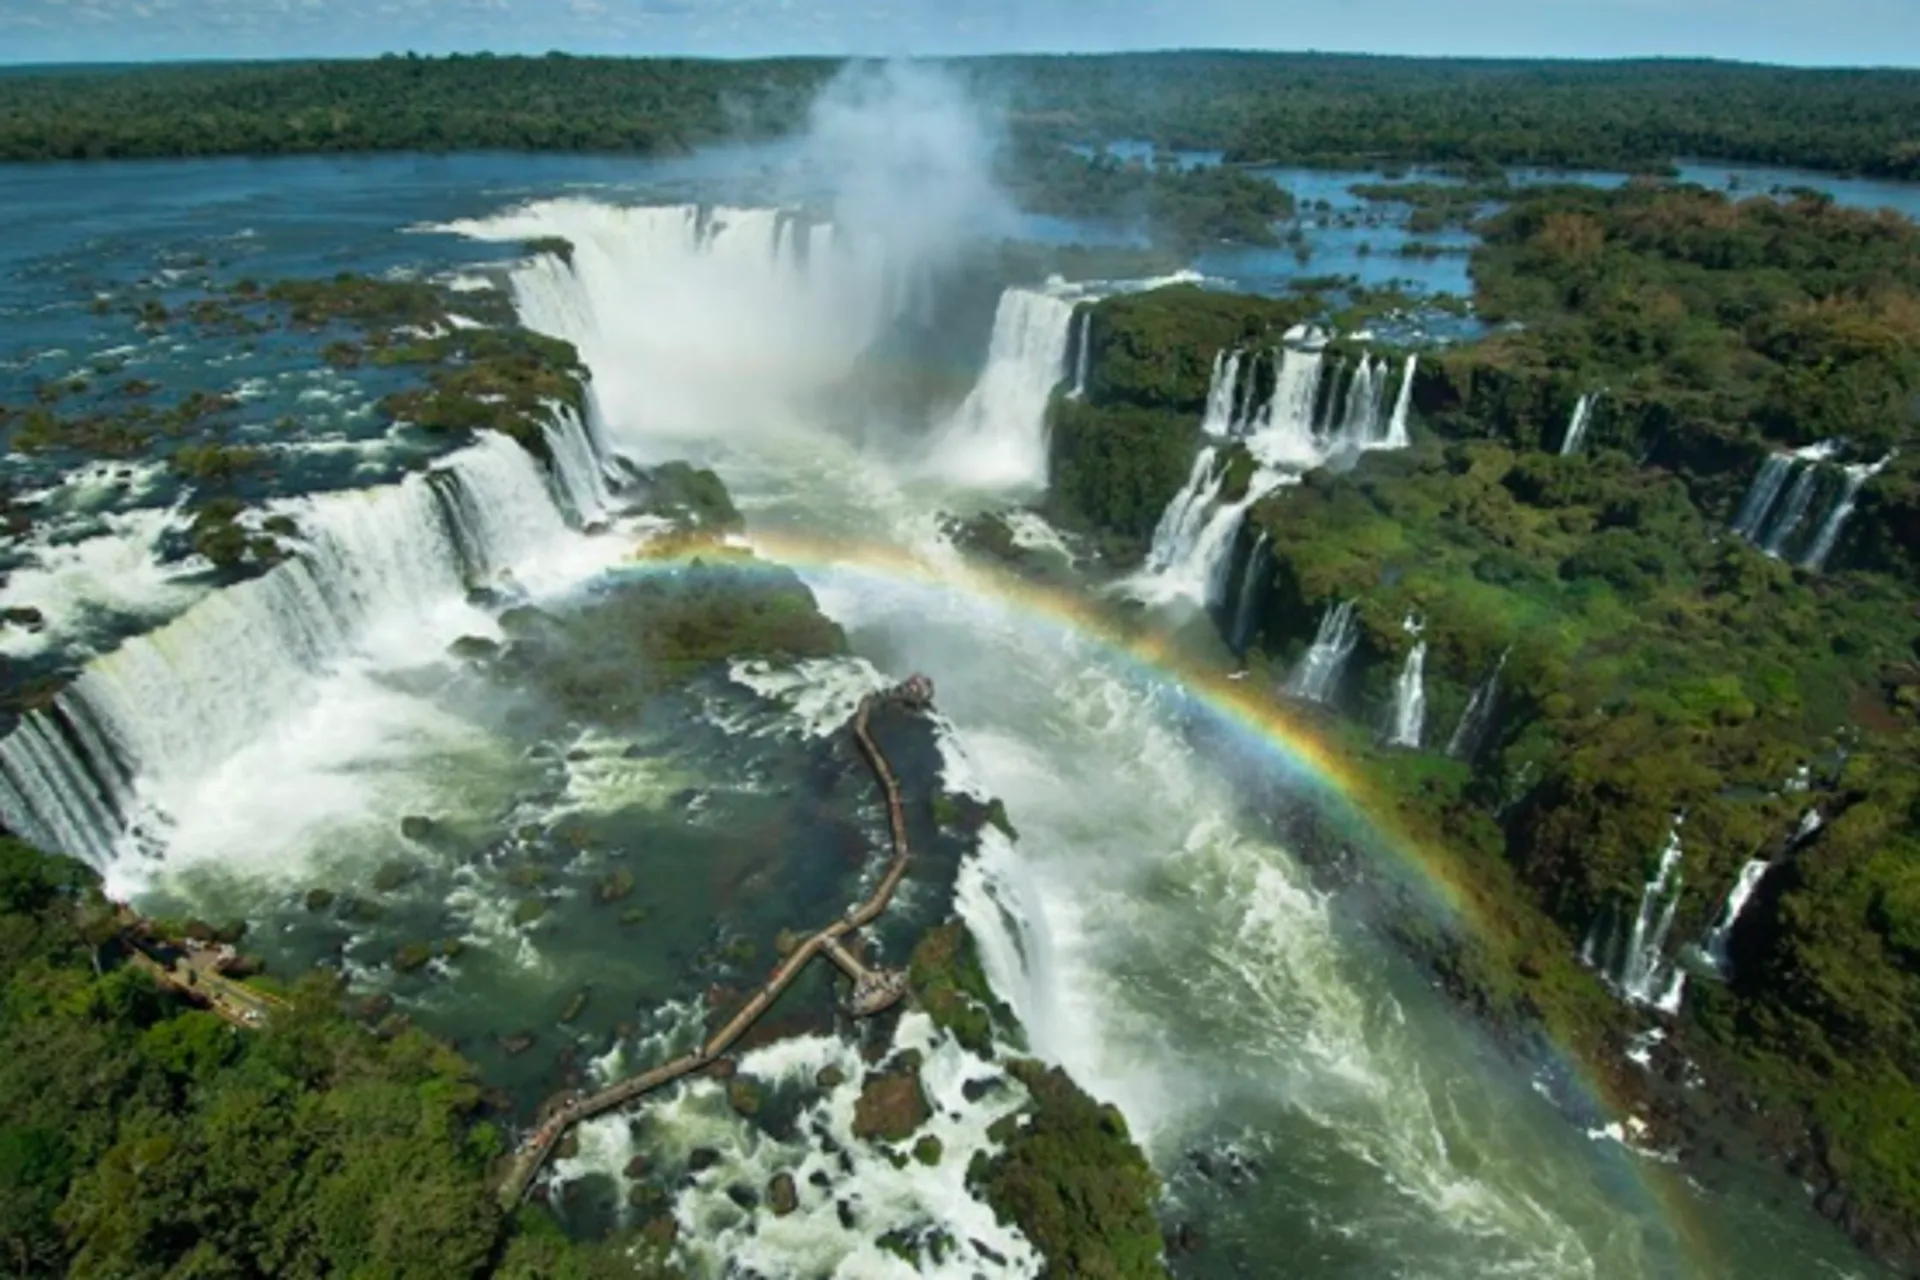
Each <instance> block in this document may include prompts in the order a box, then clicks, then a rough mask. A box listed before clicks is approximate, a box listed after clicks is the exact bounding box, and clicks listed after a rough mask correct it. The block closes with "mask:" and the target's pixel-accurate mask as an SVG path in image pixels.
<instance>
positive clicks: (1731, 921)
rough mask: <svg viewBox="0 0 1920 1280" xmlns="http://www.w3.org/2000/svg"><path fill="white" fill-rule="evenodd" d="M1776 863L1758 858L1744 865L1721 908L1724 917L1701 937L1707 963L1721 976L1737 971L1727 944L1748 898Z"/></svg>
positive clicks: (1716, 921)
mask: <svg viewBox="0 0 1920 1280" xmlns="http://www.w3.org/2000/svg"><path fill="white" fill-rule="evenodd" d="M1772 866H1773V864H1772V863H1771V862H1768V861H1767V860H1766V859H1765V858H1754V859H1751V860H1750V861H1749V862H1748V863H1747V865H1746V866H1744V867H1741V868H1740V876H1739V878H1738V879H1737V880H1735V881H1734V882H1733V888H1732V890H1731V891H1730V892H1728V894H1727V902H1726V905H1725V906H1724V907H1722V908H1721V909H1720V918H1719V919H1717V920H1715V921H1714V922H1713V927H1712V928H1710V929H1708V930H1707V936H1706V937H1705V938H1703V939H1701V942H1700V952H1701V954H1702V955H1704V956H1705V957H1706V960H1707V963H1708V964H1710V965H1712V966H1713V970H1714V972H1715V973H1718V974H1719V975H1720V976H1721V977H1725V976H1726V975H1727V974H1729V973H1731V972H1732V971H1733V961H1732V958H1731V957H1730V956H1728V954H1727V943H1728V941H1729V940H1730V939H1731V938H1732V937H1733V926H1734V925H1735V924H1737V923H1739V921H1740V913H1741V912H1742V911H1744V910H1746V907H1747V900H1748V899H1750V898H1751V897H1753V892H1754V890H1755V889H1758V888H1759V887H1760V881H1761V880H1763V879H1764V878H1765V877H1766V874H1767V871H1768V870H1769V869H1770V868H1771V867H1772Z"/></svg>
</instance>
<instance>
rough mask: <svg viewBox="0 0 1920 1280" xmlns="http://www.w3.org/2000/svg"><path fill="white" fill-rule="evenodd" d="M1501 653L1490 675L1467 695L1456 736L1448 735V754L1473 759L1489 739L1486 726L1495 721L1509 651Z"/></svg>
mask: <svg viewBox="0 0 1920 1280" xmlns="http://www.w3.org/2000/svg"><path fill="white" fill-rule="evenodd" d="M1511 652H1513V651H1512V650H1511V649H1508V650H1505V651H1503V652H1502V653H1501V654H1500V660H1499V661H1498V662H1496V663H1494V664H1493V670H1492V671H1490V672H1488V673H1487V678H1486V679H1485V680H1482V681H1481V682H1480V683H1479V685H1478V686H1477V687H1475V689H1474V691H1473V693H1472V695H1471V696H1470V697H1468V699H1467V705H1466V709H1465V710H1463V711H1462V712H1461V713H1460V723H1458V724H1456V725H1455V726H1454V727H1453V736H1452V737H1451V738H1449V739H1447V754H1448V755H1449V756H1451V757H1452V758H1453V759H1455V760H1471V759H1473V757H1474V756H1476V755H1478V754H1480V744H1481V743H1482V742H1484V741H1485V740H1486V736H1487V730H1488V728H1489V727H1491V725H1492V723H1493V709H1494V704H1495V702H1496V700H1497V699H1498V698H1499V696H1500V672H1501V671H1502V670H1503V669H1505V667H1506V665H1507V654H1509V653H1511Z"/></svg>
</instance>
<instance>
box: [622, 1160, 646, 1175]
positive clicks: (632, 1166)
mask: <svg viewBox="0 0 1920 1280" xmlns="http://www.w3.org/2000/svg"><path fill="white" fill-rule="evenodd" d="M621 1172H623V1173H625V1174H626V1175H627V1177H629V1178H633V1179H640V1178H644V1177H646V1176H647V1158H646V1157H645V1156H635V1157H634V1158H633V1159H631V1160H629V1161H627V1167H626V1168H625V1169H623V1170H622V1171H621Z"/></svg>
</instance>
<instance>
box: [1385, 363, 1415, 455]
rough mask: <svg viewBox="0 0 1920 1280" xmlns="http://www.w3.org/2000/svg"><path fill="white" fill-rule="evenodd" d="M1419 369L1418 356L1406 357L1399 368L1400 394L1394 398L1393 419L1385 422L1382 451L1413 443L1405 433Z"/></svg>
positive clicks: (1404, 446) (1401, 447)
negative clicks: (1414, 380) (1385, 428)
mask: <svg viewBox="0 0 1920 1280" xmlns="http://www.w3.org/2000/svg"><path fill="white" fill-rule="evenodd" d="M1419 367H1420V357H1419V356H1408V357H1407V362H1406V364H1405V365H1403V366H1402V367H1401V370H1400V393H1399V395H1397V396H1396V397H1395V398H1394V402H1393V417H1392V418H1390V419H1389V420H1388V422H1387V438H1386V439H1385V440H1384V441H1382V442H1381V447H1382V448H1384V449H1405V448H1407V447H1408V446H1410V445H1411V444H1412V443H1413V437H1412V436H1411V435H1409V434H1408V431H1407V416H1408V414H1409V413H1411V412H1412V409H1413V378H1414V374H1415V373H1416V372H1417V371H1418V369H1419Z"/></svg>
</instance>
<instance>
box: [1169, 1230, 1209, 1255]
mask: <svg viewBox="0 0 1920 1280" xmlns="http://www.w3.org/2000/svg"><path fill="white" fill-rule="evenodd" d="M1206 1245H1207V1239H1206V1237H1205V1236H1204V1235H1202V1234H1201V1232H1200V1228H1198V1227H1196V1226H1194V1225H1193V1224H1192V1223H1191V1222H1182V1223H1179V1224H1178V1225H1176V1226H1174V1227H1171V1228H1169V1229H1168V1231H1167V1254H1168V1256H1169V1257H1175V1258H1178V1257H1184V1256H1186V1255H1188V1254H1195V1253H1199V1252H1200V1251H1201V1250H1202V1249H1204V1248H1206Z"/></svg>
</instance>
